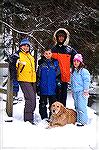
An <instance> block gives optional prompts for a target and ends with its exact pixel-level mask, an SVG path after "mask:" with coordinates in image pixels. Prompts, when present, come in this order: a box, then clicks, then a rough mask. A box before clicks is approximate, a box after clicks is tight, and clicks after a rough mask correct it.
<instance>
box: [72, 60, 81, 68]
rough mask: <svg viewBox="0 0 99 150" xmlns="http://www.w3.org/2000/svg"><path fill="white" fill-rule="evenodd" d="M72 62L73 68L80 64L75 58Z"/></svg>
mask: <svg viewBox="0 0 99 150" xmlns="http://www.w3.org/2000/svg"><path fill="white" fill-rule="evenodd" d="M73 64H74V67H75V68H78V67H79V65H80V61H78V60H75V61H73Z"/></svg>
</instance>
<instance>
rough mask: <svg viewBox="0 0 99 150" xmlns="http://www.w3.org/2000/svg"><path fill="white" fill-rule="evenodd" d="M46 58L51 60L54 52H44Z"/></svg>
mask: <svg viewBox="0 0 99 150" xmlns="http://www.w3.org/2000/svg"><path fill="white" fill-rule="evenodd" d="M44 56H45V57H46V58H47V59H51V57H52V52H51V51H50V50H49V51H45V52H44Z"/></svg>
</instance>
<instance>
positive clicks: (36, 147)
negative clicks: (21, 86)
mask: <svg viewBox="0 0 99 150" xmlns="http://www.w3.org/2000/svg"><path fill="white" fill-rule="evenodd" d="M0 97H1V99H0V131H1V140H0V143H1V144H0V145H1V147H0V148H1V150H3V149H6V150H14V149H15V150H17V149H18V150H25V149H26V150H65V149H66V150H98V148H99V143H98V139H99V136H98V133H99V128H98V125H99V117H98V116H96V114H95V111H94V110H93V109H91V108H89V107H88V118H89V122H88V125H86V126H84V127H77V126H76V125H73V124H68V125H65V126H64V127H56V128H51V129H46V127H47V125H48V124H47V122H46V120H41V118H40V115H39V109H38V102H39V97H38V96H37V106H36V110H35V123H36V125H32V124H30V123H29V122H24V121H23V109H24V99H23V100H22V101H18V103H17V104H14V105H13V117H8V116H7V114H6V102H5V101H2V98H3V99H5V98H6V97H5V95H0ZM18 97H23V93H22V92H21V90H20V92H19V94H18ZM67 107H68V108H73V109H74V101H73V99H72V96H71V93H70V92H68V98H67ZM11 120H13V121H12V122H10V121H11ZM6 121H9V122H6Z"/></svg>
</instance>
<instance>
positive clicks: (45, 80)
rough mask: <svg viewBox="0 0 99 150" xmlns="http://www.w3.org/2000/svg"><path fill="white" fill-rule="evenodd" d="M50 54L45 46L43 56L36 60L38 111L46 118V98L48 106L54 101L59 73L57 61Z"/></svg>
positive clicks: (49, 50)
mask: <svg viewBox="0 0 99 150" xmlns="http://www.w3.org/2000/svg"><path fill="white" fill-rule="evenodd" d="M51 56H52V53H51V49H49V48H46V50H45V51H44V53H43V57H42V58H41V59H40V60H39V62H38V64H39V67H38V70H37V78H38V83H37V84H38V85H39V89H40V100H39V113H40V115H41V118H42V119H44V118H48V114H47V101H48V100H47V99H49V108H50V106H51V104H52V103H53V102H55V101H56V82H57V81H56V78H58V76H59V74H60V69H59V65H58V61H57V60H55V59H52V58H51ZM49 115H50V114H49Z"/></svg>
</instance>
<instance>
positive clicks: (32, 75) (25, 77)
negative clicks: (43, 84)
mask: <svg viewBox="0 0 99 150" xmlns="http://www.w3.org/2000/svg"><path fill="white" fill-rule="evenodd" d="M16 68H17V80H18V81H23V82H36V72H35V62H34V57H33V56H32V55H31V54H30V53H25V52H24V51H20V52H19V59H18V60H17V63H16Z"/></svg>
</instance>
